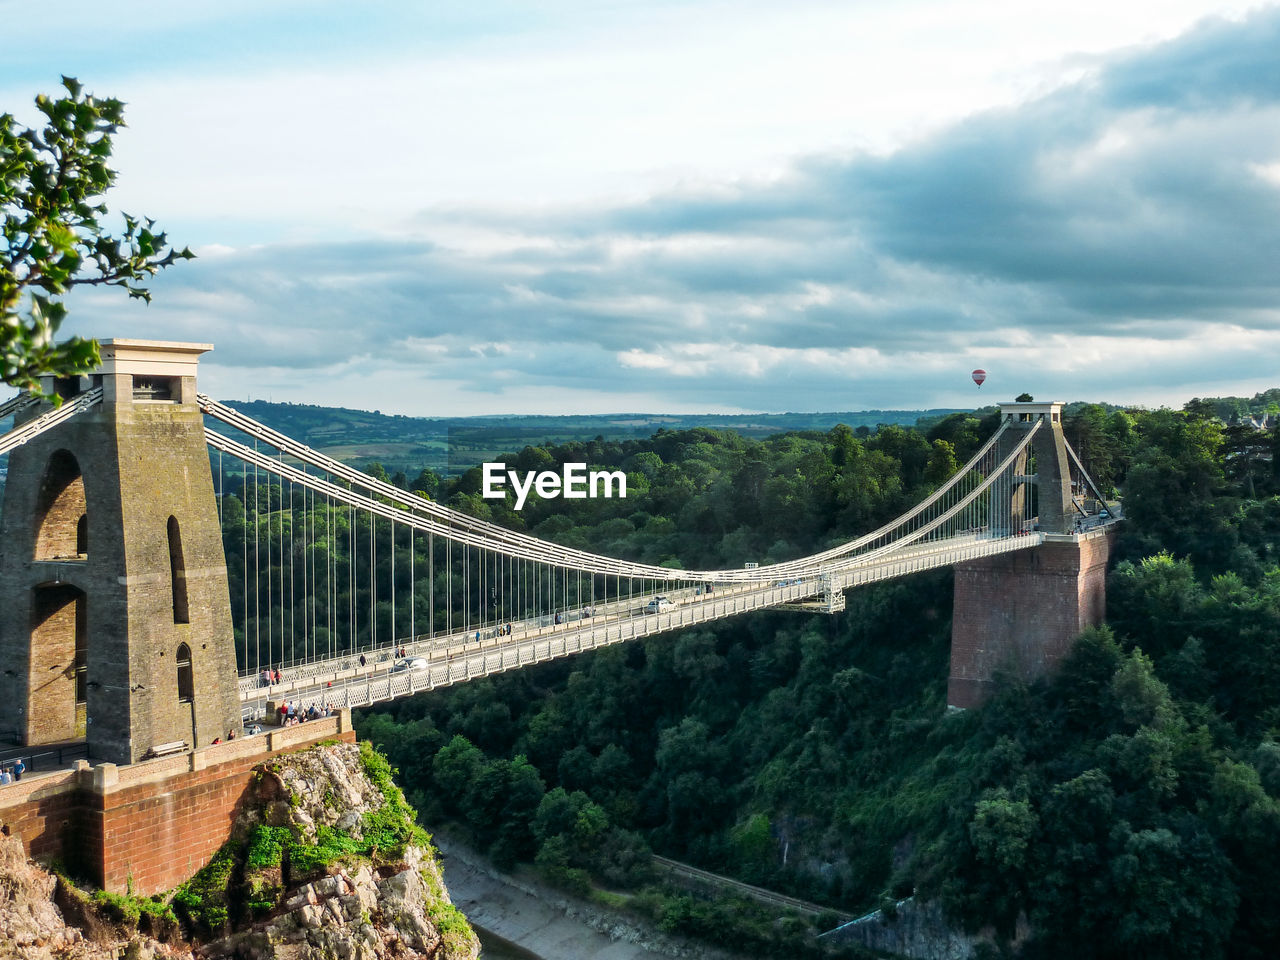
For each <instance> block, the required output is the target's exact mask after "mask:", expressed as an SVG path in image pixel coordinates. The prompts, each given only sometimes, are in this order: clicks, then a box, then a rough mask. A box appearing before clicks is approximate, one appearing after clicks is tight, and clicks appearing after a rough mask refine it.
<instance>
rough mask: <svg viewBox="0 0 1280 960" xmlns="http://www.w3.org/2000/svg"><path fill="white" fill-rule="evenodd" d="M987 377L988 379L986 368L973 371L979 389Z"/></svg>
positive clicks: (974, 380)
mask: <svg viewBox="0 0 1280 960" xmlns="http://www.w3.org/2000/svg"><path fill="white" fill-rule="evenodd" d="M985 379H987V371H985V370H975V371H973V382H974V383H976V384H977V385H978V389H982V381H983V380H985Z"/></svg>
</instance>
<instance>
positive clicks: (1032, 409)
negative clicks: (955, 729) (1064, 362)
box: [947, 402, 1115, 707]
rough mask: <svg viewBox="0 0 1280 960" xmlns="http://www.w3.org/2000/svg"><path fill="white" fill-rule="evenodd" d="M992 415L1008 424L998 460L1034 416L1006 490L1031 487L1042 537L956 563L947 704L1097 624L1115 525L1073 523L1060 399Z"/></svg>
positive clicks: (971, 697)
mask: <svg viewBox="0 0 1280 960" xmlns="http://www.w3.org/2000/svg"><path fill="white" fill-rule="evenodd" d="M1000 416H1001V419H1002V420H1003V421H1004V422H1005V423H1007V424H1008V429H1007V430H1006V431H1005V433H1004V436H1003V437H1001V438H1000V441H999V443H998V444H997V447H998V450H997V453H998V456H999V458H1000V459H1003V458H1004V457H1005V456H1007V455H1008V454H1009V453H1010V452H1011V451H1012V450H1013V449H1014V448H1015V447H1016V446H1017V445H1018V444H1019V443H1021V442H1022V440H1023V438H1025V437H1026V434H1027V431H1028V430H1030V429H1031V428H1032V427H1033V426H1034V425H1035V424H1036V423H1037V422H1038V423H1040V429H1039V431H1038V432H1037V433H1036V435H1035V437H1034V438H1033V439H1032V441H1031V446H1030V447H1029V448H1028V452H1027V453H1024V454H1023V456H1022V457H1021V458H1020V461H1021V462H1020V463H1018V464H1016V465H1015V466H1016V467H1017V469H1016V470H1015V471H1014V473H1015V475H1016V482H1015V487H1014V489H1015V491H1016V490H1018V489H1019V488H1020V486H1021V485H1022V484H1032V485H1033V486H1034V499H1033V501H1032V502H1033V503H1034V504H1035V507H1034V513H1035V514H1036V522H1035V528H1036V530H1038V531H1039V532H1040V533H1041V534H1043V535H1044V542H1043V543H1042V544H1041V545H1040V546H1038V547H1035V548H1033V549H1030V550H1017V551H1014V552H1012V553H1006V554H998V555H996V556H992V557H986V558H984V559H981V560H972V561H969V562H966V563H959V564H956V568H955V570H956V582H955V603H954V607H953V610H952V620H951V675H950V678H949V680H948V682H947V703H948V704H949V705H950V706H953V707H973V706H977V705H978V704H980V703H982V701H984V700H985V699H986V698H987V697H988V696H989V695H990V693H991V691H992V689H993V688H994V681H995V677H996V674H997V673H998V672H1000V671H1006V672H1008V673H1009V674H1011V675H1013V676H1019V677H1021V678H1023V679H1025V680H1031V679H1034V678H1036V677H1039V676H1042V675H1044V674H1047V673H1050V672H1052V671H1053V669H1054V668H1055V667H1056V666H1057V664H1058V662H1059V661H1060V660H1061V659H1062V658H1063V657H1064V656H1065V655H1066V653H1067V651H1068V650H1070V648H1071V643H1072V641H1073V640H1075V638H1076V637H1077V636H1078V635H1079V634H1080V633H1081V631H1083V630H1084V629H1085V628H1086V627H1089V626H1093V625H1095V624H1099V623H1101V622H1102V619H1103V616H1104V615H1105V613H1106V572H1107V561H1108V559H1109V558H1110V555H1111V539H1112V535H1113V533H1114V529H1115V528H1114V526H1113V525H1112V524H1110V523H1106V524H1097V523H1091V524H1088V525H1085V524H1083V523H1078V522H1077V518H1083V515H1082V514H1081V512H1080V510H1078V509H1077V508H1076V506H1075V502H1073V499H1074V500H1075V501H1079V500H1082V499H1083V491H1073V490H1072V479H1071V466H1070V462H1069V458H1068V452H1067V441H1066V437H1064V436H1063V433H1062V403H1061V402H1054V403H1002V404H1000ZM1073 493H1075V494H1077V496H1076V497H1075V498H1073ZM1014 499H1015V502H1021V501H1022V500H1023V498H1022V497H1021V496H1020V495H1018V496H1015V498H1014ZM1014 519H1015V521H1016V520H1018V519H1029V518H1018V517H1016V516H1015V518H1014ZM997 532H1006V531H997ZM1033 532H1034V531H1033Z"/></svg>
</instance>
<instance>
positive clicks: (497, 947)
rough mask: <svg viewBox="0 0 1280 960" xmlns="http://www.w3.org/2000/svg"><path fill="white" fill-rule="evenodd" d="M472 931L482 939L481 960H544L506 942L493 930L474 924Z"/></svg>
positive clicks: (508, 941) (516, 945)
mask: <svg viewBox="0 0 1280 960" xmlns="http://www.w3.org/2000/svg"><path fill="white" fill-rule="evenodd" d="M471 929H472V930H474V931H475V932H476V936H477V937H479V938H480V960H542V957H540V956H538V955H537V954H536V953H533V952H532V951H530V950H526V949H525V948H524V947H522V946H519V945H518V944H514V943H512V942H511V941H510V940H504V939H503V938H502V937H500V936H498V935H497V934H496V933H494V932H493V931H491V930H486V929H485V928H484V927H481V926H477V925H476V924H474V923H473V924H471Z"/></svg>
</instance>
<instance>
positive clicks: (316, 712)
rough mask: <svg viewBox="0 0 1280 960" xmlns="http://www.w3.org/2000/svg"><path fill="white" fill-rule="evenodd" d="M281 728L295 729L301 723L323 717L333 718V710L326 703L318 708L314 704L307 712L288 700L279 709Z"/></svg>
mask: <svg viewBox="0 0 1280 960" xmlns="http://www.w3.org/2000/svg"><path fill="white" fill-rule="evenodd" d="M279 716H280V726H282V727H295V726H297V725H298V724H300V723H306V722H307V721H308V720H319V719H320V718H322V717H331V716H333V709H332V708H331V707H330V706H329V705H328V704H327V703H326V704H324V705H323V706H320V707H317V706H316V705H315V704H314V703H313V704H311V706H309V707H308V708H307V709H306V710H303V709H302V707H301V706H300V705H299V704H295V703H290V702H289V701H288V700H286V701H285V702H284V703H282V704H280V707H279Z"/></svg>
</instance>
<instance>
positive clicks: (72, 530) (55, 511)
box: [32, 450, 88, 560]
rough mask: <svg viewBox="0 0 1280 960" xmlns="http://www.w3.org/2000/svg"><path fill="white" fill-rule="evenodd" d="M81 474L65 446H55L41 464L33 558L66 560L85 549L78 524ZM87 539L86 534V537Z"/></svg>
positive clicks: (82, 504)
mask: <svg viewBox="0 0 1280 960" xmlns="http://www.w3.org/2000/svg"><path fill="white" fill-rule="evenodd" d="M85 513H86V507H85V496H84V476H83V475H82V474H81V472H80V464H79V463H78V462H77V461H76V458H75V457H74V456H73V455H72V454H71V452H70V451H68V450H55V451H54V452H53V455H52V456H51V457H49V465H48V466H47V467H45V471H44V478H43V479H42V480H41V482H40V491H39V494H38V495H37V499H36V515H35V523H36V538H35V539H36V548H35V556H34V557H33V558H32V559H35V560H67V559H73V558H75V557H77V556H80V555H81V554H83V553H84V552H85V550H83V549H82V547H83V546H84V545H85V544H84V543H82V538H81V535H80V524H81V522H82V521H83V522H84V523H85V524H86V526H85V530H86V531H87V530H88V526H87V520H85V519H84V518H85ZM86 539H87V538H86Z"/></svg>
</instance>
